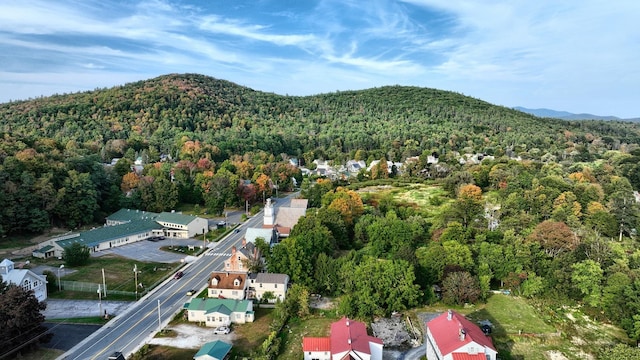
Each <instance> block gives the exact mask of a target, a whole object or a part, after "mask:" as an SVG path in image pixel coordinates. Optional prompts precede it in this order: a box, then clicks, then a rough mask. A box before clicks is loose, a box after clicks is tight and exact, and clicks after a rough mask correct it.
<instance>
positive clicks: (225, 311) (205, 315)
mask: <svg viewBox="0 0 640 360" xmlns="http://www.w3.org/2000/svg"><path fill="white" fill-rule="evenodd" d="M184 308H185V309H186V311H187V319H188V320H189V321H192V322H198V323H202V324H205V325H206V326H208V327H218V326H223V325H226V326H229V325H231V324H232V323H233V324H245V323H251V322H253V320H254V319H255V314H254V312H253V302H252V301H249V300H234V299H201V298H194V299H192V300H191V302H188V303H186V304H184Z"/></svg>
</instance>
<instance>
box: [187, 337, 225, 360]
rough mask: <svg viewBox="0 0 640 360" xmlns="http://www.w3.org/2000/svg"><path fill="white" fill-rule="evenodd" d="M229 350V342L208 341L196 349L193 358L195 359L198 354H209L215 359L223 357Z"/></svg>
mask: <svg viewBox="0 0 640 360" xmlns="http://www.w3.org/2000/svg"><path fill="white" fill-rule="evenodd" d="M229 351H231V344H227V343H226V342H224V341H220V340H216V341H212V342H208V343H206V344H204V345H202V347H201V348H200V350H198V352H197V353H196V354H195V355H194V356H193V358H194V359H197V358H198V357H199V356H204V355H209V356H211V357H213V358H215V359H220V360H222V359H224V357H225V356H227V354H228V353H229Z"/></svg>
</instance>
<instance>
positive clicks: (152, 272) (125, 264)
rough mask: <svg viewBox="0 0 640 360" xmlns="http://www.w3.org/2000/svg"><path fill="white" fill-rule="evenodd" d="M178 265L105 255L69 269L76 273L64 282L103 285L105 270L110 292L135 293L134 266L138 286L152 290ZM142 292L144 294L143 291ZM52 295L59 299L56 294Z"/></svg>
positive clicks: (67, 276) (93, 295)
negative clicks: (151, 288)
mask: <svg viewBox="0 0 640 360" xmlns="http://www.w3.org/2000/svg"><path fill="white" fill-rule="evenodd" d="M178 265H179V264H177V263H176V264H165V263H153V262H141V261H137V260H132V259H127V258H123V257H120V256H116V255H105V256H101V257H97V258H91V259H90V261H89V264H87V265H85V266H82V267H77V268H67V269H72V270H74V272H73V273H69V274H68V275H65V276H63V277H62V280H64V281H81V282H93V283H102V269H104V274H105V281H106V284H107V289H108V290H115V291H129V292H134V291H135V277H134V272H133V268H134V266H136V267H137V270H138V284H143V285H144V286H145V287H146V288H150V287H151V286H152V285H154V284H156V283H158V282H160V281H162V280H164V279H165V278H166V277H167V276H169V274H171V273H173V272H174V271H175V269H176V268H177V266H178ZM64 292H65V291H63V294H59V295H64ZM140 292H142V289H141V290H140ZM52 295H53V296H55V297H58V295H56V293H53V294H52ZM91 296H92V297H91V298H92V299H93V298H94V297H95V296H96V294H95V293H92V294H91Z"/></svg>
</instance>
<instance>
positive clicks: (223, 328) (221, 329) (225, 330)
mask: <svg viewBox="0 0 640 360" xmlns="http://www.w3.org/2000/svg"><path fill="white" fill-rule="evenodd" d="M230 332H231V329H230V328H229V327H228V326H218V327H217V328H215V330H213V333H214V334H216V335H225V334H228V333H230Z"/></svg>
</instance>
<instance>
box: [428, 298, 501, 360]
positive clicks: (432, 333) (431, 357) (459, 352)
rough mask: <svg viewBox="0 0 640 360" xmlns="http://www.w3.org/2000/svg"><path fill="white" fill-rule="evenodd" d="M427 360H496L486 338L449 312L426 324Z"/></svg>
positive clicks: (489, 342) (455, 314) (459, 316)
mask: <svg viewBox="0 0 640 360" xmlns="http://www.w3.org/2000/svg"><path fill="white" fill-rule="evenodd" d="M425 345H426V355H427V360H458V359H464V360H497V355H498V351H497V350H496V348H495V346H493V342H492V341H491V338H490V337H489V336H488V335H485V333H484V332H483V331H482V330H481V329H480V327H478V325H476V324H474V323H472V322H471V321H469V320H467V319H466V318H465V317H464V316H462V315H460V314H458V313H456V312H454V311H451V310H449V311H448V312H446V313H444V314H442V315H440V316H438V317H437V318H435V319H433V320H431V321H429V322H428V323H427V338H426V341H425Z"/></svg>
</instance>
